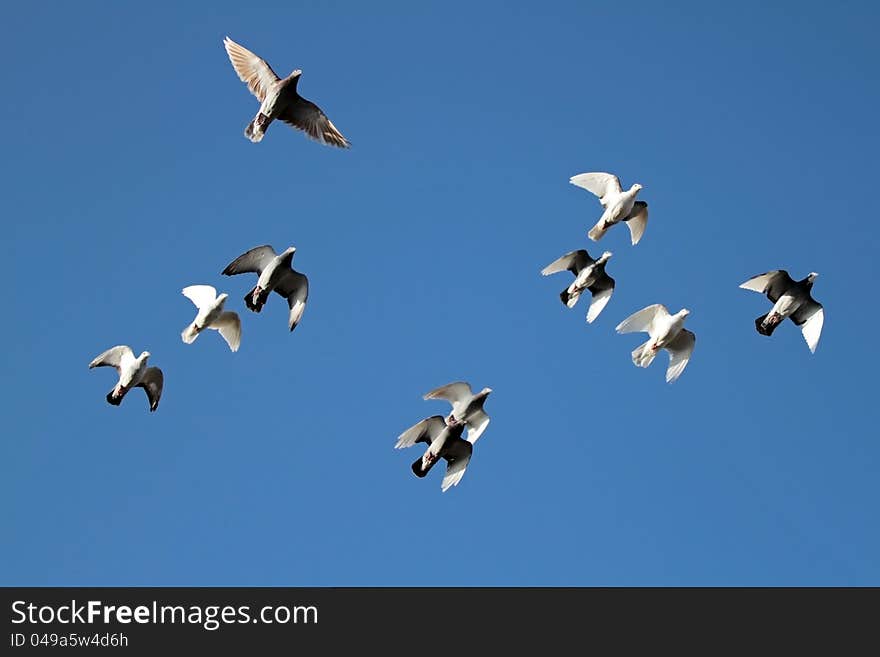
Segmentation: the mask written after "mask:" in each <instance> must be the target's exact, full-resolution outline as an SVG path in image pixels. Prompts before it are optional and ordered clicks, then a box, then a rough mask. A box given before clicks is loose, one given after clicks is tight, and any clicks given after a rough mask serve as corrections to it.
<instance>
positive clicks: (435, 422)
mask: <svg viewBox="0 0 880 657" xmlns="http://www.w3.org/2000/svg"><path fill="white" fill-rule="evenodd" d="M445 428H446V420H444V419H443V416H442V415H432V416H431V417H426V418H425V419H424V420H422V421H421V422H417V423H416V424H414V425H413V426H411V427H410V428H409V429H407V430H406V431H404V432H403V433H402V434H400V435H399V436H398V437H397V443H395V445H394V449H403V448H404V447H412V446H413V445H415V444H416V443H428V444H429V445H430V444H431V443H432V442H434V439H435V438H436V437H437V436H439V435H440V434H441V433H442V431H443V429H445Z"/></svg>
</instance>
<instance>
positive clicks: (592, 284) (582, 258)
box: [541, 249, 614, 323]
mask: <svg viewBox="0 0 880 657" xmlns="http://www.w3.org/2000/svg"><path fill="white" fill-rule="evenodd" d="M611 255H612V254H611V251H605V253H603V254H602V255H601V256H599V259H598V260H593V259H592V258H591V257H590V254H589V253H587V252H586V251H585V250H584V249H580V250H578V251H572V252H571V253H566V254H565V255H564V256H562V257H561V258H559V259H558V260H554V261H553V262H551V263H550V264H549V265H547V266H546V267H544V269H542V270H541V274H542V275H544V276H549V275H550V274H556V273H558V272H561V271H566V270H568V271H570V272H571V273H572V274H574V281H572V283H571V285H569V286H568V287H567V288H565V289H564V290H563V291H562V292H561V293H560V294H559V298H560V299H562V303H564V304H565V305H566V306H568V307H569V308H574V305H575V304H576V303H577V300H578V299H579V298H580V296H581V293H583V291H584V290H589V291H590V293H591V294H592V295H593V299H592V301H591V302H590V309H589V310H588V311H587V322H590V323H592V321H593V320H594V319H596V318H597V317H598V316H599V313H601V312H602V309H603V308H605V306H606V304H607V303H608V301H609V300H610V299H611V294H612V293H613V292H614V279H613V278H611V277H610V276H609V275H608V274H606V273H605V263H606V262H608V259H609V258H610V257H611Z"/></svg>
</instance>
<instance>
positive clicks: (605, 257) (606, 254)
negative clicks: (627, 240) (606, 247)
mask: <svg viewBox="0 0 880 657" xmlns="http://www.w3.org/2000/svg"><path fill="white" fill-rule="evenodd" d="M613 255H614V254H613V253H611V251H605V252H604V253H603V254H602V257H601V258H599V261H600V262H608V259H609V258H610V257H611V256H613Z"/></svg>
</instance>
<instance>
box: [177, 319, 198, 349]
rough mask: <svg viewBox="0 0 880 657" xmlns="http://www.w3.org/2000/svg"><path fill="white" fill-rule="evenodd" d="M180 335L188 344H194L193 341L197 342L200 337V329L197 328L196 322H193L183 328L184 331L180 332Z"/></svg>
mask: <svg viewBox="0 0 880 657" xmlns="http://www.w3.org/2000/svg"><path fill="white" fill-rule="evenodd" d="M180 337H181V338H182V339H183V341H184V342H186V343H187V344H192V343H193V342H195V340H196V338H197V337H199V330H198V329H197V328H196V323H195V322H193V323H192V324H190V325H189V326H187V327H186V328H185V329H183V332H182V333H181V334H180Z"/></svg>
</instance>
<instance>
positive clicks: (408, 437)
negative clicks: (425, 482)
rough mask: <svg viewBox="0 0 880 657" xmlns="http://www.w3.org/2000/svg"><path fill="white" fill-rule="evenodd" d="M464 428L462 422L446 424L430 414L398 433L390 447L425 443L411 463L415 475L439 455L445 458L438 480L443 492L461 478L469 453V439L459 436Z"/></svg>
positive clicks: (422, 474) (423, 472)
mask: <svg viewBox="0 0 880 657" xmlns="http://www.w3.org/2000/svg"><path fill="white" fill-rule="evenodd" d="M464 429H465V425H464V423H457V424H451V425H450V424H449V423H448V422H447V421H446V419H444V417H443V416H442V415H432V416H431V417H427V418H425V419H424V420H422V421H421V422H418V423H416V424H415V425H413V426H412V427H410V428H409V429H407V430H406V431H404V432H403V433H402V434H400V436H398V438H397V443H396V444H395V445H394V447H395V449H403V448H406V447H412V446H413V445H415V444H416V443H426V444H427V446H428V447H427V449H426V450H425V453H424V454H423V455H422V456H420V457H419V458H418V459H416V460H415V461H414V462H413V464H412V466H411V469H412V471H413V474H415V475H416V476H417V477H419V478H421V477H425V476H426V475H427V474H428V472H430V471H431V468H432V467H434V464H435V463H437V461H439V460H440V459H441V458H442V459H445V460H446V462H447V465H446V474H445V475H444V476H443V481H442V483H441V484H440V488H441V490H442V491H443V492H444V493H445V492H446V491H447V490H449V488H450V487H452V486H457V485H458V483H459V482H460V481H461V478H462V477H463V476H464V473H465V470H466V469H467V466H468V463H469V462H470V459H471V454H472V453H473V441H471V440H463V439H462V437H461V435H462V433H463V432H464Z"/></svg>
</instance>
